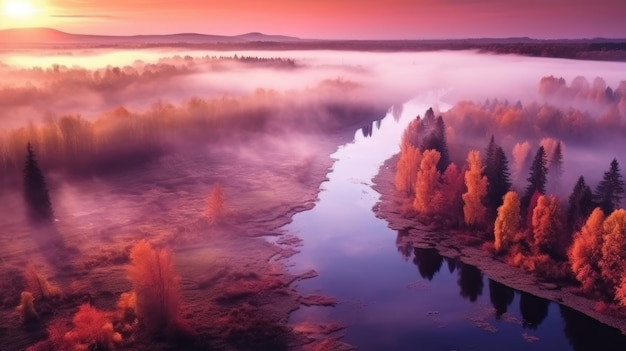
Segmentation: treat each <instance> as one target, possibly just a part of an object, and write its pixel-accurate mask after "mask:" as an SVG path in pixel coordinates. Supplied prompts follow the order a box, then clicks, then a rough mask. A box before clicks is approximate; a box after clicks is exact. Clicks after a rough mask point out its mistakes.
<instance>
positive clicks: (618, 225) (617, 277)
mask: <svg viewBox="0 0 626 351" xmlns="http://www.w3.org/2000/svg"><path fill="white" fill-rule="evenodd" d="M602 229H603V232H604V236H603V238H604V243H603V245H602V261H601V268H602V277H603V278H604V280H605V282H607V283H608V284H609V285H610V286H611V287H618V286H619V285H620V284H621V282H622V281H621V280H622V276H624V274H625V273H626V266H625V265H624V257H626V210H624V209H623V208H620V209H618V210H615V211H613V213H612V214H611V215H610V216H608V217H607V218H606V220H605V221H604V224H603V226H602Z"/></svg>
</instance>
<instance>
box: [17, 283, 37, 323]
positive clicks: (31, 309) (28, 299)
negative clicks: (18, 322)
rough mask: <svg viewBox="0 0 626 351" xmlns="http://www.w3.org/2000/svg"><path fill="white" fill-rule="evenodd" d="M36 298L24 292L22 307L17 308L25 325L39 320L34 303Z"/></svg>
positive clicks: (21, 301) (21, 300)
mask: <svg viewBox="0 0 626 351" xmlns="http://www.w3.org/2000/svg"><path fill="white" fill-rule="evenodd" d="M34 301H35V298H34V297H33V294H32V293H30V292H28V291H22V294H21V299H20V305H19V306H18V307H17V310H18V312H20V314H21V316H22V321H23V322H24V323H31V322H35V321H38V320H39V315H38V314H37V311H35V305H34V304H33V302H34Z"/></svg>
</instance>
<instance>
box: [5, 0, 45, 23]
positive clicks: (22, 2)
mask: <svg viewBox="0 0 626 351" xmlns="http://www.w3.org/2000/svg"><path fill="white" fill-rule="evenodd" d="M2 12H3V14H4V15H5V16H6V17H9V18H14V19H25V18H30V17H32V16H33V15H34V14H35V13H36V12H37V8H36V7H35V6H34V5H33V4H32V3H31V2H30V1H28V0H5V1H4V5H3V6H2Z"/></svg>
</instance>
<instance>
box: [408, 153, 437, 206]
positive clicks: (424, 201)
mask: <svg viewBox="0 0 626 351" xmlns="http://www.w3.org/2000/svg"><path fill="white" fill-rule="evenodd" d="M440 157H441V155H440V154H439V152H438V151H435V150H426V151H424V153H423V154H422V161H421V163H420V170H419V172H418V173H417V181H416V182H415V201H414V202H413V207H414V208H415V210H417V211H418V212H420V213H422V214H425V215H429V214H432V213H433V212H434V208H433V206H432V202H433V198H434V196H435V194H436V193H437V186H438V184H439V172H438V171H437V163H438V162H439V158H440Z"/></svg>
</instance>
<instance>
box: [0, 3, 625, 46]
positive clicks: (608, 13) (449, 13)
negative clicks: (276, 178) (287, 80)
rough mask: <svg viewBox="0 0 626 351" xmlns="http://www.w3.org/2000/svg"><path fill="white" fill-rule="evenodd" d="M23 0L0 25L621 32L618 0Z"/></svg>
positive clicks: (414, 33)
mask: <svg viewBox="0 0 626 351" xmlns="http://www.w3.org/2000/svg"><path fill="white" fill-rule="evenodd" d="M3 1H4V2H6V1H29V2H31V3H32V4H33V6H34V7H35V8H37V9H38V11H37V13H36V15H35V16H31V17H28V18H7V16H6V15H5V16H4V17H1V22H0V28H2V29H5V28H10V27H40V26H45V27H53V28H56V29H60V30H65V31H69V32H74V33H90V34H116V35H119V34H150V33H155V34H163V33H180V32H200V33H207V34H224V35H235V34H242V33H247V32H252V31H255V32H256V31H258V32H264V33H269V34H284V35H293V36H299V37H305V38H342V39H343V38H354V39H367V38H371V39H386V38H388V39H424V38H467V37H510V36H530V37H535V38H580V37H597V36H603V37H622V38H624V37H626V21H625V20H624V18H625V17H626V0H383V1H379V0H204V1H202V0H0V3H2V2H3Z"/></svg>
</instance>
